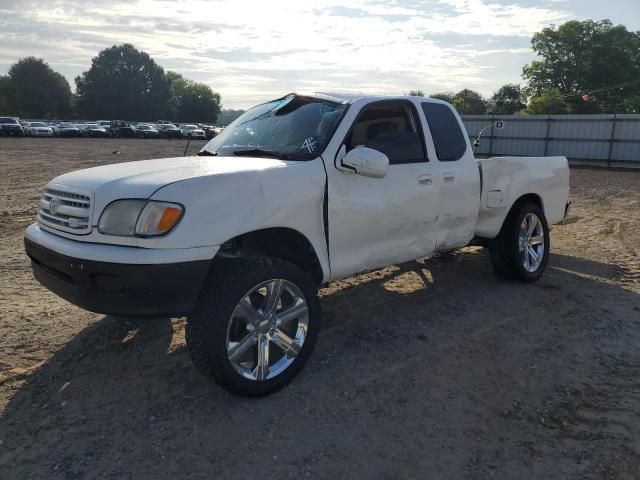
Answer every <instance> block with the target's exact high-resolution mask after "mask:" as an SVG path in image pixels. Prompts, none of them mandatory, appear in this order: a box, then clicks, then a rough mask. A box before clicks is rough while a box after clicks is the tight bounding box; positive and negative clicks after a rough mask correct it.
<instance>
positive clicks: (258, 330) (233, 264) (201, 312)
mask: <svg viewBox="0 0 640 480" xmlns="http://www.w3.org/2000/svg"><path fill="white" fill-rule="evenodd" d="M319 330H320V304H319V302H318V297H317V287H316V285H315V284H314V282H313V281H312V280H311V278H310V277H309V276H308V275H307V274H306V273H305V272H304V271H303V270H301V269H300V268H299V267H297V266H296V265H294V264H292V263H290V262H287V261H284V260H281V259H278V258H271V257H246V258H237V259H228V260H222V261H219V262H216V263H215V264H214V265H213V267H212V270H211V273H210V275H209V278H208V279H207V281H206V282H205V286H204V287H203V290H202V292H201V293H200V297H199V299H198V301H197V302H196V305H195V308H194V311H193V312H192V314H191V315H190V316H189V317H188V319H187V326H186V341H187V348H188V351H189V355H190V357H191V360H192V361H193V363H194V364H195V365H196V367H197V368H198V370H199V371H200V372H202V373H203V374H204V375H206V376H208V377H210V378H212V379H213V380H214V381H215V382H216V383H218V384H219V385H220V386H222V387H223V388H225V389H226V390H228V391H230V392H232V393H236V394H240V395H245V396H262V395H268V394H270V393H273V392H275V391H277V390H279V389H281V388H282V387H284V386H285V385H286V384H288V383H289V382H290V381H291V380H292V379H293V378H294V377H295V376H296V375H297V374H298V372H299V371H300V370H301V369H302V367H303V366H304V365H305V363H306V362H307V360H308V359H309V356H310V355H311V352H312V350H313V347H314V345H315V342H316V339H317V336H318V331H319Z"/></svg>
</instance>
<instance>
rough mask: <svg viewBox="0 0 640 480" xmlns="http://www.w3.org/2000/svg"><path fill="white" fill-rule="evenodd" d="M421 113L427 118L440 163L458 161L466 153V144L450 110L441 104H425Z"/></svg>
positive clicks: (456, 120)
mask: <svg viewBox="0 0 640 480" xmlns="http://www.w3.org/2000/svg"><path fill="white" fill-rule="evenodd" d="M422 111H423V112H424V115H425V117H427V123H428V124H429V130H430V131H431V137H432V138H433V143H434V145H435V147H436V154H437V155H438V159H439V160H440V161H441V162H453V161H455V160H460V158H462V156H463V155H464V153H465V152H466V151H467V142H466V140H465V138H464V133H462V130H461V129H460V124H459V123H458V119H457V118H456V116H455V115H454V114H453V112H452V111H451V108H449V107H448V106H447V105H444V104H442V103H427V102H425V103H423V104H422Z"/></svg>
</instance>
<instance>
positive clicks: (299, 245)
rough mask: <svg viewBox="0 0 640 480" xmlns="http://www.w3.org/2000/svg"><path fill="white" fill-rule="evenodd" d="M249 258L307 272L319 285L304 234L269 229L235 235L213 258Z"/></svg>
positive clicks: (315, 260) (317, 267) (315, 259)
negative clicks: (275, 261) (265, 259)
mask: <svg viewBox="0 0 640 480" xmlns="http://www.w3.org/2000/svg"><path fill="white" fill-rule="evenodd" d="M250 255H264V256H268V257H275V258H280V259H282V260H286V261H289V262H291V263H293V264H295V265H297V266H298V267H300V268H301V269H302V270H304V271H305V272H307V273H308V274H309V275H310V276H311V278H312V279H313V281H314V282H315V283H316V284H317V285H320V284H322V282H323V279H324V277H325V272H324V271H323V268H322V264H321V263H320V259H319V257H318V254H317V252H316V250H315V248H313V245H312V244H311V242H310V241H309V239H308V238H307V237H306V236H305V235H304V234H302V233H300V232H299V231H298V230H295V229H293V228H289V227H270V228H264V229H259V230H253V231H250V232H246V233H243V234H240V235H237V236H235V237H233V238H230V239H229V240H227V241H226V242H224V243H223V244H222V245H221V247H220V250H219V251H218V254H217V255H216V258H229V257H238V256H250ZM216 258H214V260H215V259H216Z"/></svg>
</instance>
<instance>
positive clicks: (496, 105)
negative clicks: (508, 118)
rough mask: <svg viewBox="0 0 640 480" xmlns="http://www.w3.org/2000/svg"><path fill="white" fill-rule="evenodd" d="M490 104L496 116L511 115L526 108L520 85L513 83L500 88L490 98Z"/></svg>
mask: <svg viewBox="0 0 640 480" xmlns="http://www.w3.org/2000/svg"><path fill="white" fill-rule="evenodd" d="M490 104H491V106H492V107H493V113H495V114H496V115H513V114H514V113H516V112H519V111H520V110H522V109H524V108H525V107H526V106H527V102H526V99H525V96H524V94H523V93H522V89H521V88H520V85H516V84H514V83H508V84H506V85H503V86H502V87H500V88H499V89H498V91H497V92H495V93H494V94H493V96H492V97H491V100H490Z"/></svg>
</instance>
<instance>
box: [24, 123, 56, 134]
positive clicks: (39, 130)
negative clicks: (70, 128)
mask: <svg viewBox="0 0 640 480" xmlns="http://www.w3.org/2000/svg"><path fill="white" fill-rule="evenodd" d="M29 135H31V136H32V137H53V130H52V129H51V127H50V126H49V125H47V124H46V123H44V122H29Z"/></svg>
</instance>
